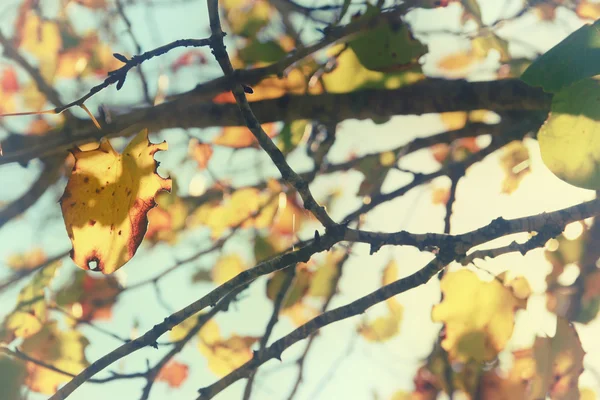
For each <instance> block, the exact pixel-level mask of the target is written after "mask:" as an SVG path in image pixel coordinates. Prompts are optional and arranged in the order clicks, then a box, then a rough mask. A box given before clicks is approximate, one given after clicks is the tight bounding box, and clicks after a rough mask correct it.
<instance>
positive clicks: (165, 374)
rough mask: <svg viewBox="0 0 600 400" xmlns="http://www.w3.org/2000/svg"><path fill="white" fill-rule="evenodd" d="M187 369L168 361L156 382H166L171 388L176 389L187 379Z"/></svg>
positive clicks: (178, 363)
mask: <svg viewBox="0 0 600 400" xmlns="http://www.w3.org/2000/svg"><path fill="white" fill-rule="evenodd" d="M188 370H189V367H188V366H187V365H186V364H182V363H180V362H177V361H169V362H168V363H167V365H165V366H164V367H163V369H161V370H160V372H159V373H158V375H157V376H156V380H157V381H163V382H167V384H168V385H169V386H170V387H172V388H178V387H179V386H181V384H182V383H183V381H185V380H186V379H187V377H188Z"/></svg>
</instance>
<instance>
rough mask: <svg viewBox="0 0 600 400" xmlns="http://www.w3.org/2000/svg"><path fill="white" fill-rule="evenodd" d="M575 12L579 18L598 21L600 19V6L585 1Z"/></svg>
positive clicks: (580, 3) (579, 4)
mask: <svg viewBox="0 0 600 400" xmlns="http://www.w3.org/2000/svg"><path fill="white" fill-rule="evenodd" d="M575 12H576V13H577V15H578V16H579V18H586V19H592V20H597V19H598V18H600V4H599V3H592V2H589V1H586V0H583V1H581V2H579V3H578V4H577V8H576V10H575Z"/></svg>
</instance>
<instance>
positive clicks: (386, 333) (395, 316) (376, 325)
mask: <svg viewBox="0 0 600 400" xmlns="http://www.w3.org/2000/svg"><path fill="white" fill-rule="evenodd" d="M397 279H398V266H397V265H396V263H395V261H393V260H391V261H390V262H389V263H388V264H387V265H386V266H385V268H384V270H383V277H382V282H381V285H382V286H385V285H389V284H390V283H393V282H395V281H396V280H397ZM386 305H387V308H388V314H387V315H385V316H381V317H377V318H375V319H374V320H372V321H370V322H368V323H363V324H362V325H361V326H360V327H359V329H358V333H360V334H361V335H362V336H363V337H364V338H365V339H366V340H368V341H370V342H384V341H386V340H389V339H391V338H393V337H394V336H396V335H398V334H399V333H400V322H401V321H402V317H403V315H404V307H403V306H402V304H400V303H399V302H398V300H396V299H395V298H394V297H392V298H389V299H387V300H386Z"/></svg>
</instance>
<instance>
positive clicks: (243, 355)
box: [198, 320, 259, 376]
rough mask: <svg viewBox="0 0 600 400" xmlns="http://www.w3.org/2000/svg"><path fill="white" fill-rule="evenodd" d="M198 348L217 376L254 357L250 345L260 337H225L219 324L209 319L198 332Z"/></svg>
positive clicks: (225, 373)
mask: <svg viewBox="0 0 600 400" xmlns="http://www.w3.org/2000/svg"><path fill="white" fill-rule="evenodd" d="M198 336H199V339H200V340H199V341H198V348H199V350H200V353H202V354H203V355H204V356H205V357H206V358H207V361H208V368H209V369H210V370H211V371H212V372H213V373H214V374H215V375H217V376H224V375H227V374H228V373H230V372H231V371H233V370H234V369H236V368H238V367H239V366H241V365H242V364H244V363H245V362H246V361H248V360H250V359H251V358H252V350H251V349H250V347H251V346H252V345H253V344H254V343H256V342H257V341H258V339H259V338H257V337H251V336H238V335H232V336H231V337H230V338H229V339H223V338H222V337H221V334H220V332H219V326H218V325H217V323H216V322H215V321H213V320H209V321H208V322H207V323H206V324H205V325H204V326H203V327H202V329H200V332H199V333H198Z"/></svg>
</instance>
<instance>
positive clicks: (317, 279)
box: [308, 251, 343, 298]
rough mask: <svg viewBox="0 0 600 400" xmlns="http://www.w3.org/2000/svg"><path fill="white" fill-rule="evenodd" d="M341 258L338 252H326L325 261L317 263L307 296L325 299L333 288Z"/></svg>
mask: <svg viewBox="0 0 600 400" xmlns="http://www.w3.org/2000/svg"><path fill="white" fill-rule="evenodd" d="M342 258H343V255H342V253H340V252H331V251H330V252H328V253H327V255H326V256H325V260H323V261H322V262H320V263H318V264H317V266H316V270H315V272H314V274H313V276H312V279H311V282H310V288H309V290H308V295H309V296H314V297H323V298H327V297H329V296H330V295H331V291H332V290H334V289H335V288H334V287H333V286H332V285H333V283H334V281H335V279H336V278H337V276H338V274H339V269H340V268H341V267H340V265H339V264H340V262H341V260H342Z"/></svg>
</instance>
